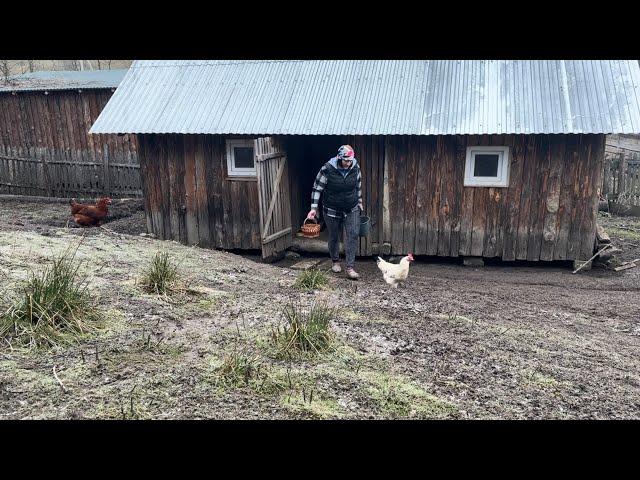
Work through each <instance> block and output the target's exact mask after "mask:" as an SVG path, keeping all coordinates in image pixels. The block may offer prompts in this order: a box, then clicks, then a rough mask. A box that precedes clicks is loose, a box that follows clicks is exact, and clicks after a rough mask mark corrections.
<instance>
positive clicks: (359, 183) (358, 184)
mask: <svg viewBox="0 0 640 480" xmlns="http://www.w3.org/2000/svg"><path fill="white" fill-rule="evenodd" d="M356 182H357V187H356V189H357V192H356V193H357V194H358V204H359V205H360V206H361V207H364V205H363V204H362V174H361V173H360V166H358V177H357V178H356Z"/></svg>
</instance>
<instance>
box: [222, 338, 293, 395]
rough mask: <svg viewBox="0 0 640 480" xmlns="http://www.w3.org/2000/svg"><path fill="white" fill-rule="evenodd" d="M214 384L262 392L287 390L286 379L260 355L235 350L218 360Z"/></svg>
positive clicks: (270, 393) (269, 392) (273, 392)
mask: <svg viewBox="0 0 640 480" xmlns="http://www.w3.org/2000/svg"><path fill="white" fill-rule="evenodd" d="M212 373H213V375H212V376H213V379H212V380H213V384H214V385H215V386H217V387H219V388H222V389H224V388H242V387H247V388H250V389H251V390H253V391H254V392H256V393H260V394H267V395H272V394H277V393H280V392H282V391H283V390H285V388H286V383H285V379H284V378H283V377H282V376H281V375H279V374H278V372H274V371H273V370H272V369H271V368H270V366H269V365H265V364H264V363H263V362H262V361H261V360H260V358H259V357H258V356H256V355H253V354H250V353H247V352H246V351H242V350H238V349H237V348H234V350H233V351H232V352H230V353H228V354H227V355H225V356H224V358H223V359H222V361H221V362H216V365H215V366H214V369H213V372H212Z"/></svg>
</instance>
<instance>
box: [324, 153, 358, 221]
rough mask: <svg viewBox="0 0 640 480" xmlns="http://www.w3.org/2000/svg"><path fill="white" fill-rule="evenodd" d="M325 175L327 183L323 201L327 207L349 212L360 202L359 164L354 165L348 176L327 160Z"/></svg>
mask: <svg viewBox="0 0 640 480" xmlns="http://www.w3.org/2000/svg"><path fill="white" fill-rule="evenodd" d="M326 167H327V168H326V170H325V176H326V177H327V184H326V186H325V187H324V191H323V196H322V203H323V205H324V206H325V207H329V208H333V209H334V210H340V211H343V212H348V211H350V210H352V209H353V208H354V207H355V206H356V205H357V204H358V192H357V187H358V171H359V170H360V166H359V165H354V166H353V167H352V168H351V169H349V172H348V173H347V175H346V176H344V177H343V176H342V173H340V172H339V171H338V169H337V168H335V167H334V166H333V165H331V164H330V163H328V162H327V164H326Z"/></svg>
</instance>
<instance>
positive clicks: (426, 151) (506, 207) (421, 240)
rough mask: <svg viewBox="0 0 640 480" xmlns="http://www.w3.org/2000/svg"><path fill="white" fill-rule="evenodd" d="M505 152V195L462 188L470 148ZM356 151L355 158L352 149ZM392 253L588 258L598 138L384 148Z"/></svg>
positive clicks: (510, 138) (472, 139)
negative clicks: (507, 158) (501, 147)
mask: <svg viewBox="0 0 640 480" xmlns="http://www.w3.org/2000/svg"><path fill="white" fill-rule="evenodd" d="M473 145H508V146H510V147H511V153H510V159H511V165H510V175H509V187H507V188H489V187H464V186H463V182H464V165H465V156H466V148H467V146H473ZM356 151H357V150H356ZM385 154H386V156H385V161H386V162H387V169H388V176H389V178H388V182H389V195H390V196H389V199H388V201H389V209H390V226H389V231H388V232H385V233H384V235H385V237H388V238H385V240H388V241H390V242H391V247H392V253H394V254H404V253H407V252H412V253H415V254H419V255H439V256H453V257H457V256H460V255H463V256H484V257H500V258H502V259H504V260H574V259H587V258H589V257H590V256H591V254H592V251H593V244H594V238H595V222H596V212H597V189H598V187H599V186H600V184H601V175H602V164H603V158H604V135H503V136H500V135H494V136H491V135H483V136H439V137H435V136H433V137H416V136H393V137H387V138H386V139H385Z"/></svg>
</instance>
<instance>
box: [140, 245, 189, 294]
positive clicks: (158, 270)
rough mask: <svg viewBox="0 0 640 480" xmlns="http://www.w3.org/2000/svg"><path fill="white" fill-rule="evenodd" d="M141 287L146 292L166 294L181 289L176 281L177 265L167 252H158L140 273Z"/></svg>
mask: <svg viewBox="0 0 640 480" xmlns="http://www.w3.org/2000/svg"><path fill="white" fill-rule="evenodd" d="M140 284H141V285H142V288H143V289H144V290H145V291H146V292H148V293H155V294H157V295H164V296H168V295H171V294H173V293H176V292H179V291H181V289H180V285H179V282H178V266H177V265H176V264H175V263H174V262H173V261H172V260H171V259H170V258H169V254H168V253H167V252H158V253H156V254H155V255H154V257H153V258H152V259H151V263H150V264H149V265H148V266H147V268H146V269H145V270H144V272H143V273H142V278H141V281H140Z"/></svg>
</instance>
